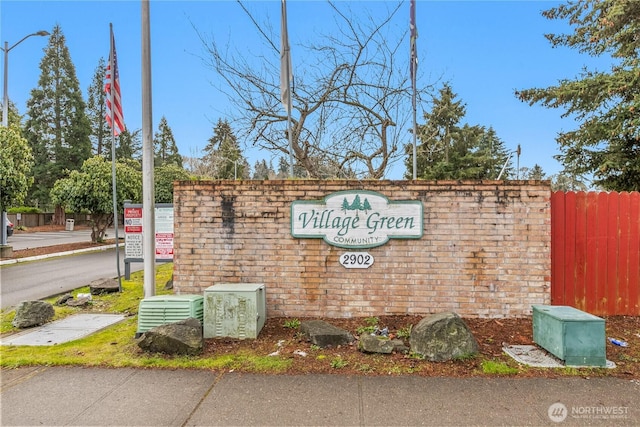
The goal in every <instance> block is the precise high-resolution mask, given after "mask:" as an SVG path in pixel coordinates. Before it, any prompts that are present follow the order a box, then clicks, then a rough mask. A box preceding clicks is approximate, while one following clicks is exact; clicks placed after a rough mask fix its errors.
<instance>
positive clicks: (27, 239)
mask: <svg viewBox="0 0 640 427" xmlns="http://www.w3.org/2000/svg"><path fill="white" fill-rule="evenodd" d="M115 235H116V234H115V229H113V228H111V229H107V237H108V238H114V237H115ZM118 237H119V238H124V230H122V229H120V230H118ZM90 241H91V230H74V231H42V232H35V233H14V234H13V236H11V237H9V239H8V240H7V244H8V245H9V246H12V247H13V250H14V251H17V250H20V249H30V248H41V247H44V246H54V245H63V244H66V243H76V242H90Z"/></svg>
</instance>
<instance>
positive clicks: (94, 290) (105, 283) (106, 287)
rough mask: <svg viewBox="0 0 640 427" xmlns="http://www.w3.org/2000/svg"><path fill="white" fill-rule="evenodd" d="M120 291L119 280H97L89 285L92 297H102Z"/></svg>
mask: <svg viewBox="0 0 640 427" xmlns="http://www.w3.org/2000/svg"><path fill="white" fill-rule="evenodd" d="M119 291H120V283H119V282H118V279H96V280H94V281H93V282H91V283H89V292H90V293H91V295H102V294H109V293H112V292H119Z"/></svg>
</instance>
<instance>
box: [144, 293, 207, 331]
mask: <svg viewBox="0 0 640 427" xmlns="http://www.w3.org/2000/svg"><path fill="white" fill-rule="evenodd" d="M203 311H204V297H203V296H202V295H156V296H153V297H148V298H144V299H142V300H141V301H140V305H139V306H138V331H137V333H136V337H138V336H140V335H142V334H143V333H144V332H147V331H148V330H149V329H151V328H155V327H156V326H160V325H164V324H167V323H175V322H179V321H181V320H185V319H188V318H189V317H193V318H195V319H198V320H199V321H200V323H202V320H203Z"/></svg>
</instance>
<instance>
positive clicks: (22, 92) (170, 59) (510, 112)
mask: <svg viewBox="0 0 640 427" xmlns="http://www.w3.org/2000/svg"><path fill="white" fill-rule="evenodd" d="M346 3H347V2H340V5H346ZM349 3H350V4H349V6H351V7H352V8H362V9H363V10H365V9H366V10H368V11H370V12H371V13H372V14H373V15H374V16H376V14H379V13H384V11H386V10H387V9H388V8H391V7H392V6H393V5H394V4H395V3H394V2H383V1H366V0H362V1H351V2H349ZM404 3H405V5H403V7H404V8H405V9H406V11H403V12H401V16H400V20H404V19H405V18H406V27H405V23H403V22H400V21H395V25H397V28H398V30H397V31H398V37H402V35H403V34H401V33H402V32H404V31H406V30H407V28H408V25H409V23H408V20H409V2H408V1H405V2H404ZM246 4H247V7H248V9H250V10H251V11H252V12H253V13H255V15H256V17H257V18H258V20H259V21H260V22H269V23H270V24H271V25H272V26H273V27H274V28H275V29H276V31H277V29H278V28H279V19H280V2H279V1H251V2H246ZM557 4H559V2H555V1H553V2H552V1H430V0H418V1H417V7H416V15H417V19H416V21H417V27H418V33H419V38H418V42H417V46H418V55H419V64H420V65H419V73H418V77H419V79H418V85H428V84H433V83H435V82H436V81H437V80H438V79H441V80H445V81H449V82H450V84H451V86H452V88H453V90H454V92H456V93H457V94H458V96H459V98H460V99H461V100H462V101H463V102H464V103H465V104H466V108H467V116H466V120H465V121H466V122H467V123H469V124H471V125H475V124H479V125H484V126H487V127H488V126H492V127H493V128H494V130H495V131H496V133H497V135H498V137H499V138H500V139H502V140H503V141H504V143H505V145H506V146H507V148H508V149H515V148H516V146H517V145H518V144H520V145H521V147H522V156H521V158H520V166H526V167H532V166H533V165H534V164H539V165H541V166H542V167H543V169H544V171H545V172H546V173H547V174H554V173H557V172H559V171H560V170H561V165H560V164H559V163H558V162H557V161H556V160H554V159H553V156H554V155H555V154H557V153H558V150H557V144H556V142H555V136H556V135H557V133H558V132H559V131H562V130H568V129H573V128H575V127H576V123H575V122H574V121H573V120H572V119H570V118H567V119H561V117H560V115H561V113H562V111H558V110H548V109H545V108H542V107H540V106H533V107H530V106H528V105H527V104H524V103H522V102H520V101H518V100H517V99H516V97H515V95H514V91H515V90H516V89H526V88H532V87H547V86H550V85H553V84H556V83H557V82H558V80H560V79H564V78H574V77H575V76H577V75H578V74H579V73H580V71H581V70H582V68H583V67H585V66H586V67H588V68H589V69H596V68H597V69H606V68H608V65H609V64H608V60H606V59H597V58H591V57H589V56H586V55H581V54H579V53H578V52H576V51H573V50H569V49H566V48H556V49H553V48H552V47H551V45H550V44H549V42H548V41H547V40H546V39H545V38H544V34H545V33H566V32H570V28H569V27H568V25H566V23H564V22H560V21H549V20H547V19H546V18H543V17H542V16H541V11H543V10H546V9H549V8H551V7H553V6H555V5H557ZM287 5H288V20H289V40H290V44H291V51H292V62H293V72H294V74H295V72H296V66H297V65H298V66H303V65H304V64H303V62H304V52H301V51H300V49H301V47H300V46H299V45H301V44H303V43H308V42H311V41H313V40H314V36H315V35H317V34H319V33H320V32H321V31H325V30H326V28H327V26H328V25H329V23H330V22H332V18H331V16H330V8H329V7H328V6H327V5H326V4H325V3H324V2H321V1H302V0H300V1H296V0H289V1H288V2H287ZM150 14H151V23H150V26H151V49H152V53H151V59H152V90H153V94H152V99H153V107H152V110H153V123H154V125H153V129H154V132H155V131H156V130H157V124H158V122H159V120H160V118H161V117H162V116H165V117H166V118H167V121H168V123H169V126H170V127H171V129H172V130H173V133H174V136H175V139H176V142H177V144H178V148H179V151H180V154H182V155H184V156H200V155H201V150H202V149H203V148H204V146H205V145H206V142H207V139H208V138H209V137H211V135H212V129H213V125H214V124H215V122H217V120H218V119H219V118H222V119H225V118H229V117H232V116H233V114H234V113H233V111H232V110H231V104H230V103H229V102H228V100H227V98H226V96H225V95H224V94H222V93H220V92H219V90H218V89H216V87H215V85H214V84H215V83H216V75H215V73H214V72H213V71H212V70H211V69H209V68H207V67H206V66H205V65H204V64H203V61H202V59H201V56H202V55H203V46H202V44H201V42H200V40H199V38H198V35H197V34H196V31H195V30H194V27H195V28H196V29H197V30H198V31H200V32H202V33H204V34H207V36H209V37H214V38H215V39H216V40H217V41H218V42H220V43H222V44H226V43H230V44H231V45H232V46H233V47H234V48H235V49H238V50H244V49H246V50H247V51H248V50H252V51H255V49H257V48H256V45H257V44H256V43H255V42H256V40H257V37H258V36H257V34H256V30H255V27H253V26H252V25H251V24H250V21H249V20H248V18H247V16H246V14H245V13H244V12H243V11H242V9H241V7H240V6H239V5H238V4H237V3H236V2H235V1H151V3H150ZM140 15H141V3H140V2H139V1H66V2H58V1H24V0H20V1H10V0H9V1H7V0H2V2H1V3H0V39H1V42H2V43H4V42H5V41H8V42H9V46H11V45H13V44H14V43H15V42H17V41H18V40H20V39H21V38H22V37H24V36H25V35H27V34H30V33H33V32H36V31H39V30H47V31H51V29H52V28H53V27H54V25H56V24H59V25H60V26H61V28H62V31H63V33H64V35H65V37H66V42H67V46H68V48H69V51H70V54H71V59H72V60H73V62H74V64H75V66H76V72H77V76H78V79H79V81H80V87H81V89H82V91H83V94H84V95H85V98H86V91H87V88H88V86H89V84H90V83H91V79H92V77H93V75H94V72H95V68H96V66H97V64H98V60H99V58H100V57H104V58H107V57H108V54H109V23H113V27H114V33H115V38H116V45H117V49H118V59H119V71H120V83H121V87H122V98H123V108H124V117H125V124H126V126H127V127H128V128H129V129H133V130H135V129H139V128H141V123H142V113H141V110H142V109H141V99H142V94H141V60H140V57H141V17H140ZM46 45H47V39H46V38H44V37H42V38H41V37H31V38H29V39H27V40H25V41H24V42H22V43H21V44H20V45H19V46H17V47H16V48H14V49H13V50H11V51H10V53H9V97H10V99H11V100H12V101H13V102H14V103H15V104H16V105H17V107H18V109H19V111H20V113H25V112H26V102H27V99H28V98H29V96H30V91H31V89H33V88H34V87H36V86H37V82H38V77H39V74H40V70H39V68H38V67H39V63H40V61H41V59H42V56H43V49H44V47H45V46H46ZM407 52H408V39H407ZM407 55H408V53H407ZM274 62H277V59H275V60H274ZM2 67H4V64H2ZM212 83H214V84H212ZM410 102H411V100H410V99H407V103H410ZM427 108H428V106H427ZM420 111H421V109H420V108H419V109H418V114H419V116H420ZM422 122H423V120H421V119H420V117H419V118H418V123H422ZM241 142H242V141H241ZM245 156H247V157H248V159H249V162H250V164H251V165H252V166H253V164H254V163H255V161H256V160H258V159H263V158H266V159H269V158H270V157H271V155H270V153H267V152H258V151H257V150H255V149H251V148H247V149H246V151H245ZM274 164H276V165H277V162H274ZM404 171H405V169H404V164H403V163H402V162H399V163H397V164H396V165H395V166H394V167H393V168H392V169H391V170H390V171H389V173H388V174H387V178H390V179H401V178H402V175H403V173H404Z"/></svg>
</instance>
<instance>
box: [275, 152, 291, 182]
mask: <svg viewBox="0 0 640 427" xmlns="http://www.w3.org/2000/svg"><path fill="white" fill-rule="evenodd" d="M288 176H289V162H288V161H287V159H285V158H284V157H280V158H279V159H278V173H277V177H278V179H286V178H287V177H288Z"/></svg>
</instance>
